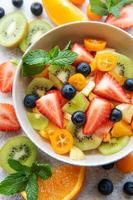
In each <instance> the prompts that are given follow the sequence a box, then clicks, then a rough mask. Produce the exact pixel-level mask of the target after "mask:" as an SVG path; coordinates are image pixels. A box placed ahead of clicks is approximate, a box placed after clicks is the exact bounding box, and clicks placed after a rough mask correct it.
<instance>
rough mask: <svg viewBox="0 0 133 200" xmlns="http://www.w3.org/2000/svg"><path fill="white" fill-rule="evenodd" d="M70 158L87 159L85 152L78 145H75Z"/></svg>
mask: <svg viewBox="0 0 133 200" xmlns="http://www.w3.org/2000/svg"><path fill="white" fill-rule="evenodd" d="M69 156H70V159H72V160H83V159H85V154H84V153H83V151H81V150H80V149H79V148H77V147H75V146H74V147H73V148H72V149H71V151H70V155H69Z"/></svg>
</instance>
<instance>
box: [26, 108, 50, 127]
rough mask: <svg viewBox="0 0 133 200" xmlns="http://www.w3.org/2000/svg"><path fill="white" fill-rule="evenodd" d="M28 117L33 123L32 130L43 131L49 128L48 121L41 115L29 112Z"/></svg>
mask: <svg viewBox="0 0 133 200" xmlns="http://www.w3.org/2000/svg"><path fill="white" fill-rule="evenodd" d="M27 117H28V119H29V121H30V123H31V126H32V128H34V129H36V130H43V129H45V128H47V126H48V119H47V118H46V117H44V116H43V115H41V114H40V113H32V112H27Z"/></svg>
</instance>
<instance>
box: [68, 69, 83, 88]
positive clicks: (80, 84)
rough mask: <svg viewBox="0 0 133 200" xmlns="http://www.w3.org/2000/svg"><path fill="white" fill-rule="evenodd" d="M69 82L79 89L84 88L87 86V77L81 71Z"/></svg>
mask: <svg viewBox="0 0 133 200" xmlns="http://www.w3.org/2000/svg"><path fill="white" fill-rule="evenodd" d="M68 82H69V83H70V84H71V85H73V86H74V87H75V88H76V90H78V91H80V90H82V89H83V88H84V87H85V86H86V78H85V77H84V76H83V74H80V73H77V74H74V75H72V76H71V77H70V78H69V80H68Z"/></svg>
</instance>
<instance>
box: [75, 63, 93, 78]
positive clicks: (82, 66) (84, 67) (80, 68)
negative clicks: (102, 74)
mask: <svg viewBox="0 0 133 200" xmlns="http://www.w3.org/2000/svg"><path fill="white" fill-rule="evenodd" d="M76 72H78V73H81V74H83V75H84V76H88V75H89V74H90V73H91V67H90V65H88V64H87V63H86V62H81V63H79V64H78V65H77V68H76Z"/></svg>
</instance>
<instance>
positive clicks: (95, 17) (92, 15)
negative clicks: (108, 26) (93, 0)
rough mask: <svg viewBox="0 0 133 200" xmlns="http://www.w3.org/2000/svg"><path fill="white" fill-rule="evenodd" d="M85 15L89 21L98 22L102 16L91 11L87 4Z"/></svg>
mask: <svg viewBox="0 0 133 200" xmlns="http://www.w3.org/2000/svg"><path fill="white" fill-rule="evenodd" d="M86 14H87V16H88V18H89V19H90V20H100V19H101V18H102V16H100V15H97V14H96V13H94V12H92V11H91V7H90V4H88V5H87V7H86Z"/></svg>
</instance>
